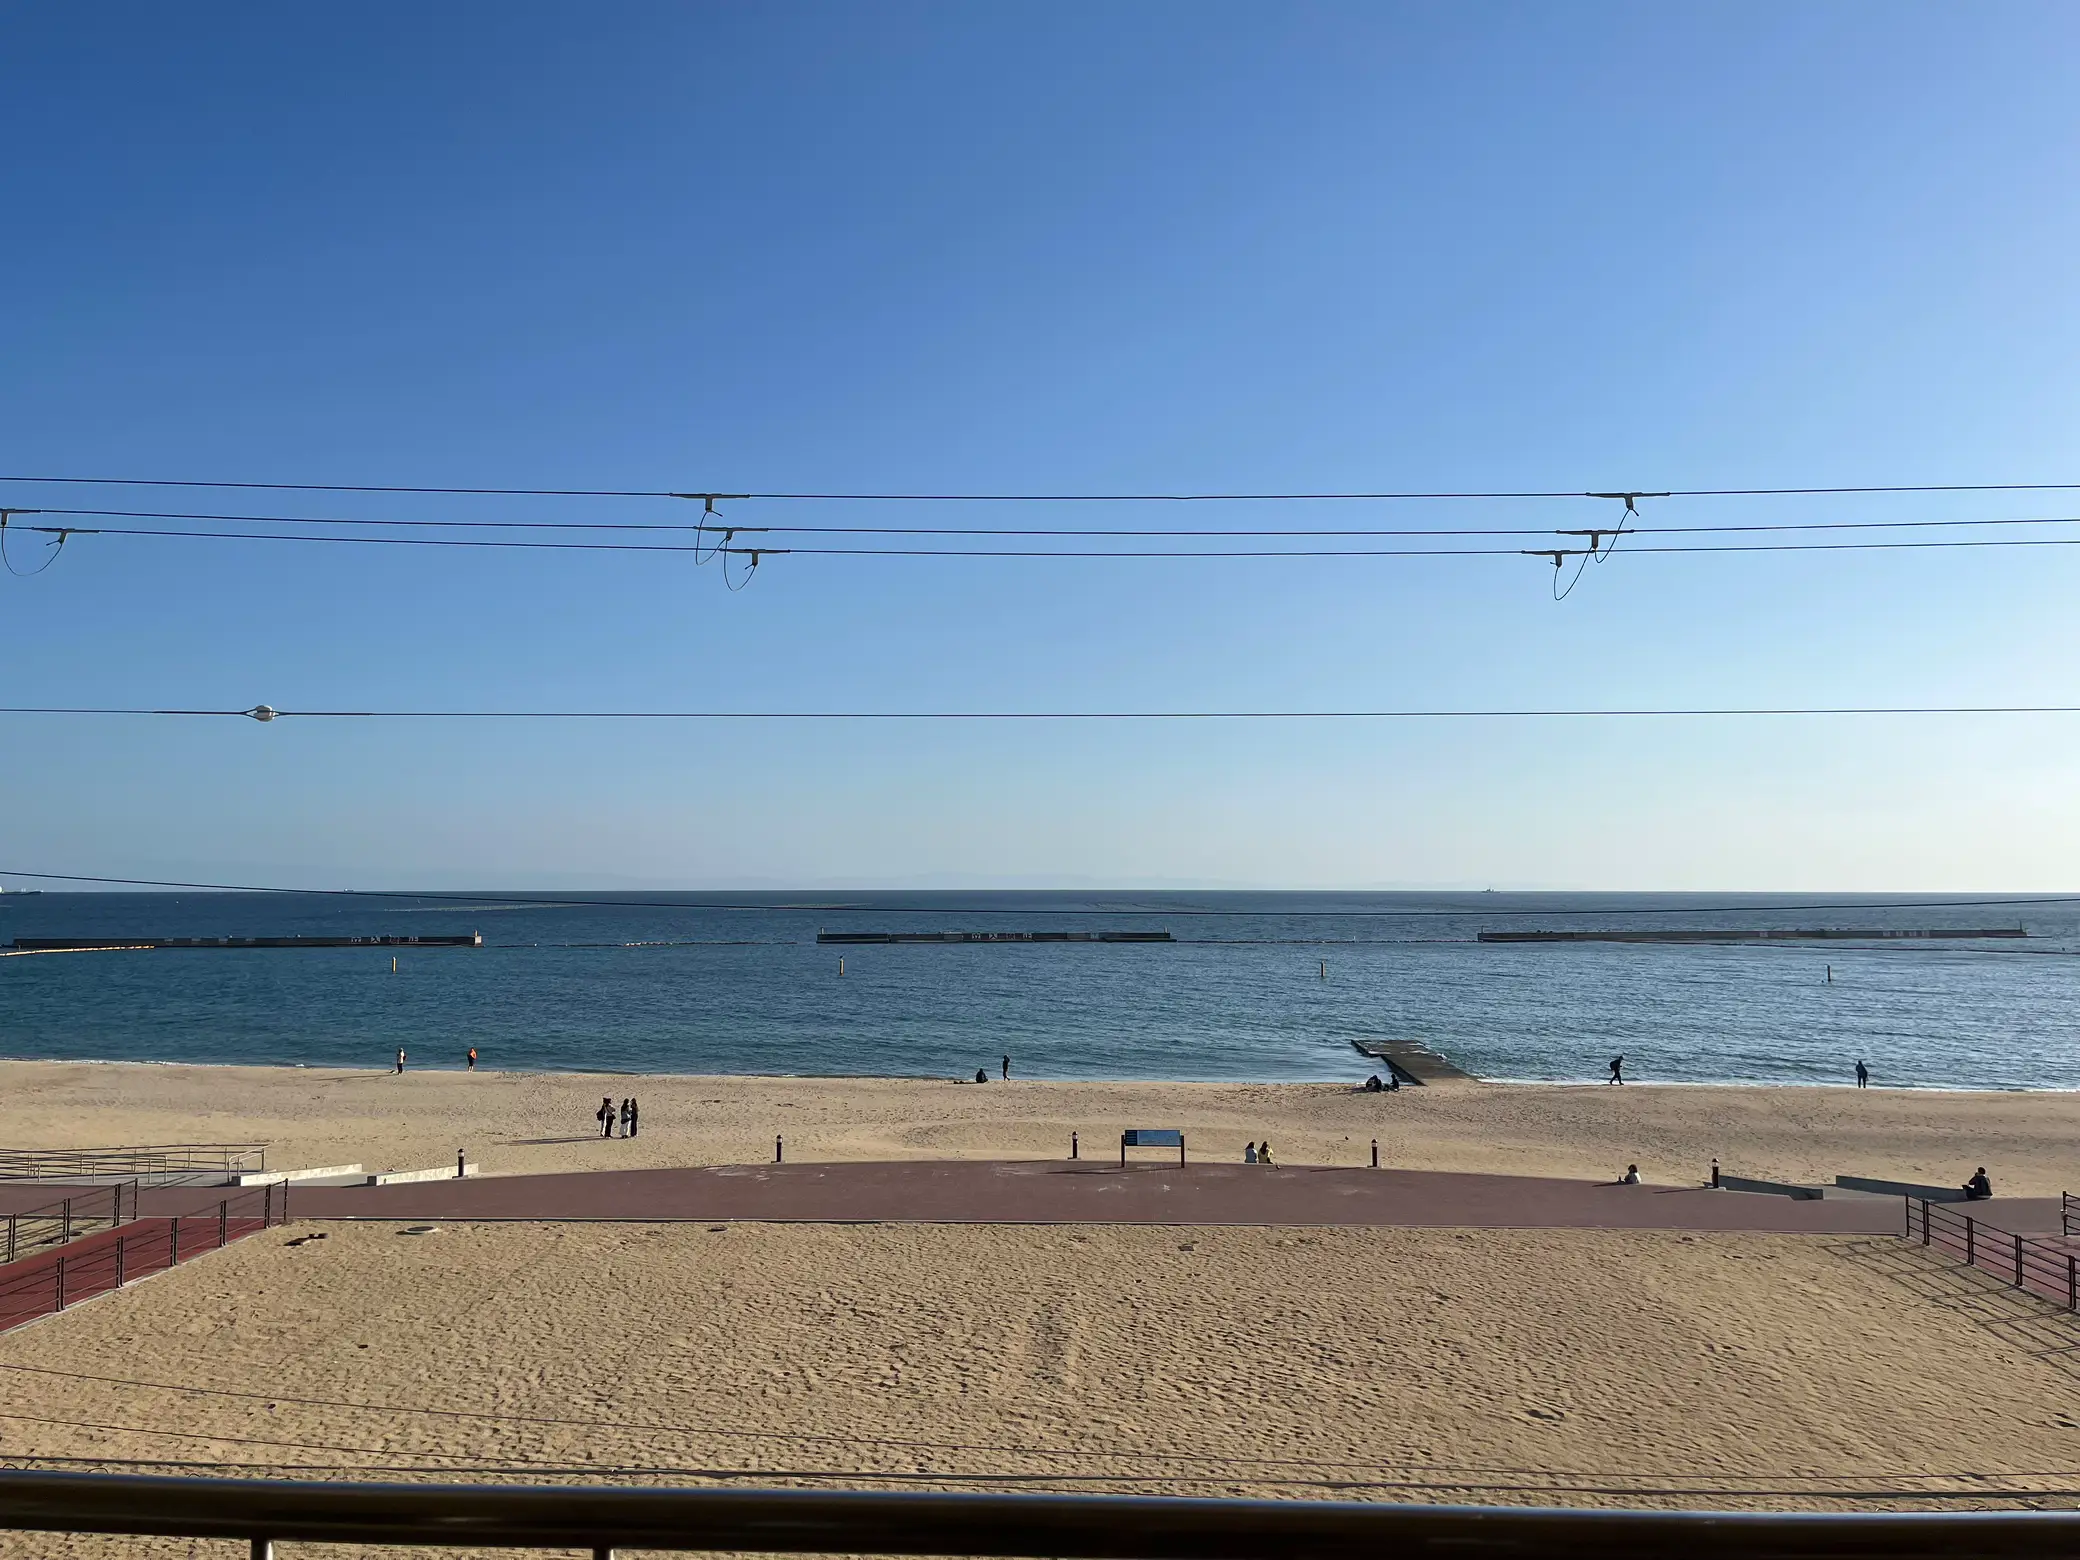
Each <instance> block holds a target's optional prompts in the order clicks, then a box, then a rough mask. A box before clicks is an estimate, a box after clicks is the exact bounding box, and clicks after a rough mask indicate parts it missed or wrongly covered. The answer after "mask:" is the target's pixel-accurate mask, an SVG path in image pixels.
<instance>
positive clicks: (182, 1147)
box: [0, 1143, 267, 1181]
mask: <svg viewBox="0 0 2080 1560" xmlns="http://www.w3.org/2000/svg"><path fill="white" fill-rule="evenodd" d="M266 1168H267V1145H266V1144H265V1143H142V1144H130V1145H125V1146H123V1147H118V1148H0V1180H15V1181H56V1180H62V1179H64V1178H65V1177H66V1176H73V1175H93V1176H108V1175H119V1176H144V1175H200V1174H211V1175H218V1174H221V1175H237V1174H240V1173H241V1172H244V1171H253V1170H265V1169H266Z"/></svg>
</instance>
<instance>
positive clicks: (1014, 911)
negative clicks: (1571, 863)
mask: <svg viewBox="0 0 2080 1560" xmlns="http://www.w3.org/2000/svg"><path fill="white" fill-rule="evenodd" d="M9 877H18V878H28V879H30V880H31V881H32V882H38V883H105V884H110V885H114V886H119V887H128V888H192V889H196V890H198V891H202V892H207V893H223V894H301V895H303V896H305V897H306V898H324V899H411V900H432V901H434V902H435V903H438V904H465V905H534V906H540V907H542V908H545V909H619V910H761V911H763V910H786V911H794V912H803V913H811V912H813V913H818V914H825V913H830V912H833V911H864V912H867V913H870V914H873V915H945V914H946V913H947V912H948V910H950V909H954V908H956V907H954V906H950V905H884V904H866V903H861V902H860V901H858V900H850V901H847V900H821V901H815V902H810V903H796V902H793V901H785V902H781V903H777V904H761V903H757V902H755V901H746V900H742V899H737V900H690V899H601V898H595V897H592V896H589V895H586V896H580V895H565V896H560V897H542V896H540V895H530V894H458V893H439V892H431V891H426V892H421V891H417V890H413V889H406V888H282V887H278V886H271V885H268V884H262V883H197V882H187V881H184V880H179V879H171V878H132V877H107V876H97V875H95V874H92V873H82V872H31V871H28V870H27V869H25V868H22V867H7V866H0V878H9ZM1122 892H1132V890H1125V891H1122ZM1331 892H1335V891H1331ZM1108 897H1110V896H1109V895H1108ZM1439 897H1442V896H1439ZM1468 897H1469V898H1480V897H1483V896H1479V895H1469V896H1468ZM2070 904H2080V894H2036V895H2028V896H2007V897H2003V898H1997V899H1961V898H1945V899H1884V898H1880V897H1871V898H1865V899H1859V900H1843V901H1840V902H1828V901H1818V902H1810V903H1806V904H1797V905H1785V904H1760V905H1758V904H1747V905H1723V904H1722V905H1647V906H1637V905H1630V906H1625V907H1622V908H1618V909H1610V908H1605V909H1583V908H1573V907H1555V908H1550V909H1535V908H1523V909H1508V908H1503V907H1499V906H1498V907H1489V906H1485V905H1478V904H1475V905H1468V906H1466V907H1465V908H1463V909H1455V910H1377V909H1364V910H1355V909H1341V910H1288V909H1278V910H1262V909H1258V910H1232V909H1216V908H1213V907H1209V906H1177V905H1157V906H1150V907H1148V908H1145V909H1109V908H1102V907H1101V908H1093V907H1091V906H1082V907H1062V908H1055V907H1051V906H1031V905H1027V906H1019V907H1005V908H1001V909H999V908H993V907H990V906H985V905H961V906H959V907H957V908H958V909H959V911H960V913H961V914H963V915H1025V916H1032V915H1074V916H1083V917H1085V918H1090V917H1094V916H1133V917H1137V918H1142V919H1146V918H1148V917H1152V916H1169V917H1174V918H1178V919H1183V918H1185V917H1192V918H1218V919H1230V918H1257V919H1266V918H1273V919H1275V918H1278V917H1306V918H1308V919H1312V920H1327V919H1334V920H1430V919H1438V918H1457V919H1462V920H1463V919H1465V918H1467V917H1474V918H1477V919H1491V918H1500V917H1503V916H1512V917H1514V916H1540V917H1544V916H1569V917H1573V916H1585V915H1591V916H1613V915H1616V916H1640V915H1759V914H1766V913H1775V912H1779V911H1782V912H1799V913H1802V912H1805V911H1808V910H1984V909H1992V908H1996V907H2002V906H2007V907H2014V906H2028V905H2070Z"/></svg>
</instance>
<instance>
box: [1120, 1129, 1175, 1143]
mask: <svg viewBox="0 0 2080 1560" xmlns="http://www.w3.org/2000/svg"><path fill="white" fill-rule="evenodd" d="M1120 1142H1121V1144H1122V1145H1124V1146H1125V1147H1127V1148H1183V1147H1184V1134H1183V1133H1182V1132H1180V1131H1178V1130H1177V1129H1175V1128H1174V1127H1142V1128H1140V1129H1139V1130H1136V1131H1130V1132H1122V1133H1121V1134H1120Z"/></svg>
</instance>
